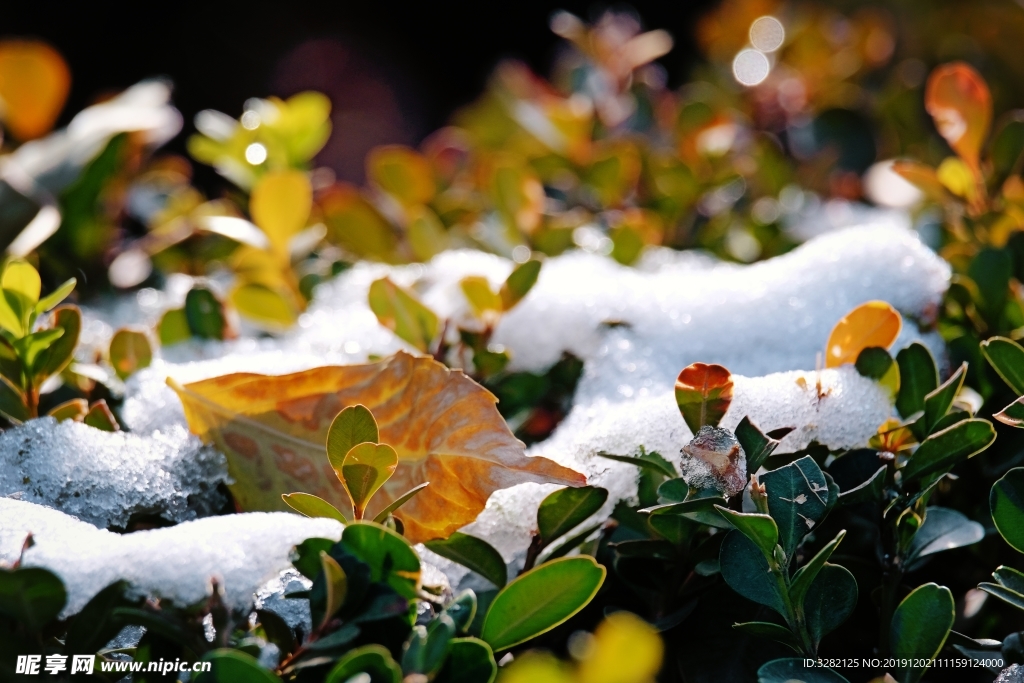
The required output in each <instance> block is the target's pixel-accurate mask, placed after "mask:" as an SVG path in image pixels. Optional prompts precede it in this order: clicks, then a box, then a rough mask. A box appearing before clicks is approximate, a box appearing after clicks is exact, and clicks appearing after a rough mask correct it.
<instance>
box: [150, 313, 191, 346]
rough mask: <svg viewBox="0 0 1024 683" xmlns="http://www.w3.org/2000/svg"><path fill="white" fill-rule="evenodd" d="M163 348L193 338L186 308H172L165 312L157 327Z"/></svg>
mask: <svg viewBox="0 0 1024 683" xmlns="http://www.w3.org/2000/svg"><path fill="white" fill-rule="evenodd" d="M157 334H158V336H159V337H160V344H161V346H172V345H174V344H177V343H179V342H183V341H185V340H187V339H189V338H190V337H191V336H192V330H190V329H189V326H188V317H187V316H186V315H185V309H184V308H172V309H169V310H167V311H165V312H164V314H163V316H161V317H160V323H159V324H158V325H157Z"/></svg>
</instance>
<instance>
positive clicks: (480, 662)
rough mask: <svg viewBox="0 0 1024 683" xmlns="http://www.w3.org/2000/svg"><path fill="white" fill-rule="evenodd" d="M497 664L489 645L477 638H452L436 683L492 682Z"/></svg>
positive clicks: (496, 671)
mask: <svg viewBox="0 0 1024 683" xmlns="http://www.w3.org/2000/svg"><path fill="white" fill-rule="evenodd" d="M497 674H498V664H497V663H496V662H495V661H494V652H492V651H491V647H490V645H488V644H487V643H485V642H484V641H482V640H480V639H479V638H453V639H452V641H451V643H450V645H449V647H448V658H447V659H446V660H445V663H444V666H443V667H442V668H441V671H440V672H438V674H437V677H436V678H434V681H435V682H436V683H493V681H494V678H495V677H496V676H497Z"/></svg>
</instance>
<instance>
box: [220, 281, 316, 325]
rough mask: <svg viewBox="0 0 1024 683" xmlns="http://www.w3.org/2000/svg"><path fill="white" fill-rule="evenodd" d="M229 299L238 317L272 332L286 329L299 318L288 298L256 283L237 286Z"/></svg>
mask: <svg viewBox="0 0 1024 683" xmlns="http://www.w3.org/2000/svg"><path fill="white" fill-rule="evenodd" d="M230 298H231V304H232V305H233V306H234V307H235V310H237V311H238V312H239V314H240V315H242V316H244V317H246V318H248V319H249V320H251V321H253V322H255V323H257V324H258V325H259V326H261V327H265V328H267V329H269V330H272V331H283V330H286V329H288V328H289V327H291V326H292V325H294V324H295V321H296V320H298V317H299V312H298V310H296V308H295V306H294V305H293V304H292V303H291V302H290V301H289V299H290V298H291V297H290V296H287V295H286V294H285V293H284V292H281V291H278V290H277V289H274V288H271V287H268V286H266V285H263V284H260V283H258V282H246V283H242V284H240V285H238V286H237V287H235V288H234V289H233V290H231V296H230Z"/></svg>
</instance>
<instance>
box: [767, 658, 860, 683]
mask: <svg viewBox="0 0 1024 683" xmlns="http://www.w3.org/2000/svg"><path fill="white" fill-rule="evenodd" d="M757 683H850V682H849V681H848V680H846V679H845V678H843V677H842V676H840V675H839V674H837V673H836V672H835V671H833V670H832V669H824V668H817V667H814V668H810V669H805V668H804V660H802V659H796V658H793V659H776V660H773V661H770V662H768V663H767V664H765V665H764V666H762V667H761V668H760V669H758V670H757Z"/></svg>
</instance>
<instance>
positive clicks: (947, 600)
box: [889, 583, 956, 683]
mask: <svg viewBox="0 0 1024 683" xmlns="http://www.w3.org/2000/svg"><path fill="white" fill-rule="evenodd" d="M955 617H956V604H955V603H954V602H953V594H952V593H951V592H950V591H949V589H948V588H946V587H944V586H939V585H936V584H934V583H926V584H924V585H923V586H918V587H917V588H915V589H914V590H913V591H912V592H911V593H910V595H908V596H907V597H905V598H904V599H903V602H901V603H900V605H899V607H897V608H896V612H895V613H894V614H893V616H892V622H891V624H890V627H889V650H890V652H891V653H892V656H893V657H897V658H900V659H914V660H922V659H923V660H929V659H933V658H934V657H936V656H937V655H938V654H939V651H941V650H942V645H943V643H945V642H946V637H947V636H948V635H949V631H950V629H951V628H953V619H954V618H955ZM926 670H927V667H922V668H897V669H896V679H897V680H898V681H900V683H917V681H919V680H921V676H923V675H924V672H925V671H926Z"/></svg>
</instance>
